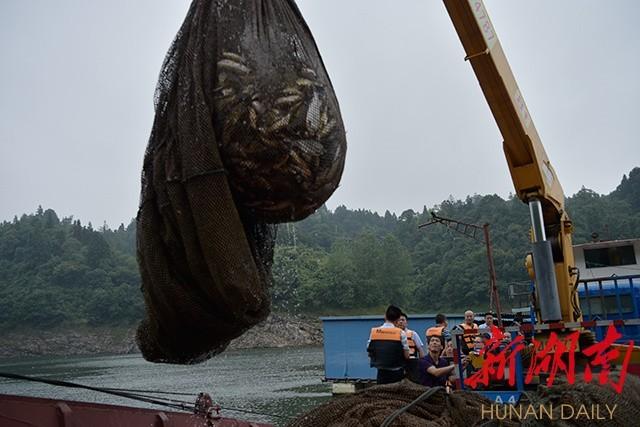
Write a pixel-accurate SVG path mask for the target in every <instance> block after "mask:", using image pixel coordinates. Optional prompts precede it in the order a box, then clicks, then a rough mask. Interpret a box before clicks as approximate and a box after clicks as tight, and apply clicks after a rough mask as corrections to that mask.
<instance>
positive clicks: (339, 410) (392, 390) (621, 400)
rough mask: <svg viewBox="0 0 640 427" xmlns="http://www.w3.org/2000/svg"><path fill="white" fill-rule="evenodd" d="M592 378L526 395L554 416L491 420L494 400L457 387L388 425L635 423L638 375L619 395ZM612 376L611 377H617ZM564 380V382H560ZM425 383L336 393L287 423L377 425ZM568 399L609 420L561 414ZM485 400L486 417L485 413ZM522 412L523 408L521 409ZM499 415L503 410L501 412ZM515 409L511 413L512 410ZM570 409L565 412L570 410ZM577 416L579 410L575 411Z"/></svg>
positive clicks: (639, 414)
mask: <svg viewBox="0 0 640 427" xmlns="http://www.w3.org/2000/svg"><path fill="white" fill-rule="evenodd" d="M595 377H596V378H594V380H593V382H592V383H585V382H584V377H583V376H577V377H576V382H575V384H567V383H566V382H563V383H558V384H556V385H553V386H552V387H545V386H539V388H538V390H537V392H535V393H532V392H529V393H527V394H526V397H527V398H528V399H529V401H528V402H527V401H522V400H521V403H522V404H523V405H525V406H526V405H528V404H529V403H530V404H532V405H533V407H534V408H538V407H539V405H545V408H547V409H549V410H551V411H552V412H553V415H552V417H551V419H549V418H548V417H547V416H546V415H545V416H544V417H540V418H539V419H536V418H534V417H531V416H529V417H523V419H522V420H520V419H518V417H517V416H512V417H509V416H506V417H502V416H501V418H504V419H498V417H497V415H496V416H494V417H493V419H492V418H491V417H490V416H488V415H487V414H488V412H489V410H490V408H491V404H492V402H491V401H489V400H488V399H486V398H484V397H482V396H481V395H480V394H479V393H476V392H471V391H454V392H452V393H451V394H449V395H447V394H446V392H445V391H444V389H440V390H437V391H435V393H433V394H432V395H431V396H427V397H426V399H425V400H424V401H421V402H419V403H416V404H415V405H413V406H411V407H410V408H409V409H407V410H406V411H404V412H402V413H401V414H399V415H398V416H397V417H396V418H395V419H393V421H391V423H389V424H388V425H389V426H394V427H399V426H403V427H414V426H415V427H442V426H460V427H472V426H483V427H489V426H507V427H508V426H527V427H534V426H541V425H543V426H558V427H560V426H563V427H567V426H576V427H578V426H621V427H622V426H631V425H637V420H640V379H638V378H637V377H635V376H632V375H627V377H626V381H625V385H624V390H623V391H622V393H620V394H618V393H617V392H616V391H615V390H614V389H613V388H612V387H611V386H608V385H602V386H601V385H598V384H597V382H598V380H597V375H596V376H595ZM616 380H617V378H613V379H612V381H616ZM557 382H560V381H557ZM426 390H429V389H428V388H426V387H423V386H420V385H417V384H415V383H412V382H410V381H407V380H404V381H402V382H400V383H395V384H387V385H380V386H374V387H371V388H368V389H365V390H363V391H361V392H358V393H356V394H354V395H351V396H345V397H338V398H334V399H333V400H331V401H330V402H329V403H326V404H324V405H321V406H318V407H316V408H314V409H312V410H311V411H309V412H307V413H306V414H303V415H300V416H299V417H298V418H297V419H295V420H294V421H293V422H291V423H290V424H289V425H288V427H318V426H323V427H356V426H365V427H366V426H369V427H378V426H381V425H382V424H383V423H385V421H388V417H389V416H390V415H391V414H393V413H394V412H396V411H398V410H400V409H402V408H404V407H406V406H407V405H409V403H411V402H412V401H414V400H415V399H417V398H418V397H420V396H421V395H422V394H423V393H425V391H426ZM562 404H567V405H571V406H572V407H573V408H575V411H576V412H577V411H578V409H579V407H580V405H586V407H587V408H588V411H589V414H592V412H591V405H592V404H593V405H598V404H599V405H600V407H601V409H600V413H601V416H603V418H605V419H600V420H597V419H586V418H585V417H581V418H578V417H575V418H570V419H569V418H568V417H566V416H565V418H566V419H562V418H563V414H561V413H560V411H561V410H562V407H561V405H562ZM605 404H608V405H609V407H610V408H612V407H613V405H616V407H615V412H614V415H613V417H612V418H610V417H609V414H608V413H607V410H606V409H605ZM482 405H484V407H485V417H484V419H483V417H482V412H481V411H482ZM523 413H524V411H523ZM500 414H504V413H503V412H500ZM511 414H513V413H511ZM568 414H569V413H568V412H567V415H568ZM574 415H575V413H574Z"/></svg>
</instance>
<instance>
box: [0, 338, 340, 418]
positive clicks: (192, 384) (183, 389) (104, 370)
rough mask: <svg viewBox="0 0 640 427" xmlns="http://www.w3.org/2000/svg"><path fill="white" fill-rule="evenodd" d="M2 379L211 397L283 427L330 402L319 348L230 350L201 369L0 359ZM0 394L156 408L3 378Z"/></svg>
mask: <svg viewBox="0 0 640 427" xmlns="http://www.w3.org/2000/svg"><path fill="white" fill-rule="evenodd" d="M0 372H10V373H14V374H20V375H27V376H34V377H41V378H47V379H55V380H62V381H69V382H75V383H80V384H83V385H89V386H94V387H110V388H126V389H139V390H159V391H166V392H180V393H192V394H193V397H189V396H177V397H176V396H173V397H174V398H176V399H180V400H185V401H189V402H191V403H193V402H194V401H195V397H196V395H197V394H198V392H206V393H209V394H210V395H211V397H212V398H213V400H214V402H215V403H218V404H219V405H220V406H221V407H222V412H221V415H222V416H225V417H232V418H239V419H243V420H247V421H259V422H268V423H273V424H274V425H278V426H280V425H285V424H286V423H287V422H288V421H289V420H290V419H291V418H292V417H294V416H296V415H298V414H300V413H303V412H305V411H307V410H309V409H311V408H312V407H314V406H316V405H318V404H320V403H323V402H326V401H328V400H329V399H330V398H331V388H330V386H329V385H328V384H325V383H323V382H322V378H323V376H324V370H323V355H322V348H321V347H297V348H284V349H249V350H230V351H227V352H225V353H222V354H221V355H218V356H216V357H214V358H212V359H211V360H208V361H206V362H203V363H201V364H198V365H189V366H183V365H167V364H154V363H149V362H147V361H145V360H144V359H143V358H142V356H140V355H139V354H136V355H121V356H84V357H78V356H73V357H21V358H19V359H0ZM0 393H6V394H18V395H24V396H35V397H48V398H57V399H67V400H79V401H88V402H99V403H109V404H117V405H127V406H140V407H148V408H158V407H156V406H153V405H150V404H147V403H144V402H139V401H135V400H128V399H126V398H121V397H118V396H112V395H108V394H103V393H99V392H93V391H88V390H82V389H72V388H65V387H56V386H51V385H47V384H41V383H33V382H25V381H16V380H6V379H2V378H0Z"/></svg>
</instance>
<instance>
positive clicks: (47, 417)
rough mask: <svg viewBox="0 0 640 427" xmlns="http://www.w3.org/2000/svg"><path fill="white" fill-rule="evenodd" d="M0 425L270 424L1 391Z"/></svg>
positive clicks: (251, 426)
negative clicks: (207, 419) (212, 418)
mask: <svg viewBox="0 0 640 427" xmlns="http://www.w3.org/2000/svg"><path fill="white" fill-rule="evenodd" d="M0 426H2V427H25V426H37V427H63V426H64V427H128V426H132V427H135V426H145V427H169V426H171V427H208V426H216V427H271V425H270V424H262V423H252V422H247V421H241V420H236V419H233V418H218V419H216V420H215V421H214V423H213V424H207V421H206V420H205V418H204V417H203V416H199V415H194V414H188V413H180V412H168V411H160V410H156V409H145V408H134V407H130V406H117V405H105V404H100V403H88V402H74V401H70V400H56V399H44V398H38V397H24V396H12V395H7V394H0Z"/></svg>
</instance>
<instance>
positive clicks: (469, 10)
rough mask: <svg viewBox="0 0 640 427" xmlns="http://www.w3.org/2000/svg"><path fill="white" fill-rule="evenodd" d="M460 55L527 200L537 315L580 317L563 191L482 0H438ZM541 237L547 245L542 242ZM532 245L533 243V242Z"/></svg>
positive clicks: (547, 318)
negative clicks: (459, 45)
mask: <svg viewBox="0 0 640 427" xmlns="http://www.w3.org/2000/svg"><path fill="white" fill-rule="evenodd" d="M444 4H445V7H446V9H447V12H448V13H449V16H450V17H451V20H452V21H453V25H454V27H455V30H456V32H457V33H458V36H459V38H460V41H461V42H462V45H463V47H464V50H465V53H466V57H465V60H468V61H469V62H470V63H471V66H472V68H473V71H474V73H475V75H476V77H477V79H478V82H479V83H480V87H481V88H482V92H483V93H484V96H485V98H486V100H487V103H488V104H489V108H490V109H491V112H492V114H493V117H494V118H495V121H496V123H497V125H498V128H499V129H500V133H501V134H502V137H503V138H504V141H503V149H504V153H505V156H506V158H507V164H508V166H509V172H510V173H511V178H512V180H513V185H514V187H515V190H516V194H517V195H518V197H519V198H520V199H521V200H522V201H523V202H525V203H527V204H529V207H530V211H531V219H532V228H533V240H534V251H533V252H534V254H533V258H534V260H533V263H534V267H535V276H536V289H537V293H538V304H539V307H538V308H539V309H540V310H541V318H542V320H543V321H548V322H551V321H560V320H562V321H565V322H573V321H579V320H580V319H581V312H580V307H579V303H578V296H577V292H576V289H575V285H576V282H577V277H574V276H575V275H576V269H575V263H574V259H573V247H572V243H571V233H572V231H573V227H572V223H571V220H570V219H569V217H568V215H567V213H566V211H565V207H564V193H563V191H562V187H561V185H560V182H559V181H558V178H557V175H556V173H555V171H554V169H553V166H551V162H550V161H549V158H548V157H547V153H546V152H545V150H544V147H543V145H542V142H541V140H540V136H539V135H538V132H537V131H536V128H535V126H534V124H533V120H532V119H531V115H530V114H529V110H528V109H527V105H526V103H525V102H524V98H523V96H522V93H521V92H520V89H519V88H518V85H517V83H516V80H515V77H514V76H513V73H512V71H511V67H510V66H509V62H508V61H507V58H506V56H505V54H504V51H503V50H502V46H501V44H500V41H499V40H498V36H497V34H496V31H495V29H494V27H493V24H492V23H491V20H490V19H489V16H488V14H487V11H486V8H485V6H484V4H483V2H482V0H444ZM543 242H544V243H545V244H546V246H547V248H542V246H544V244H542V243H543ZM536 245H537V246H536Z"/></svg>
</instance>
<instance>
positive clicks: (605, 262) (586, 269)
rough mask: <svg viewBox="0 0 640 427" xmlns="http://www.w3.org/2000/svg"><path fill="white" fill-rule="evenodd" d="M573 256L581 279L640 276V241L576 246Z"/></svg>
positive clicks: (618, 241)
mask: <svg viewBox="0 0 640 427" xmlns="http://www.w3.org/2000/svg"><path fill="white" fill-rule="evenodd" d="M573 254H574V257H575V261H576V266H577V267H578V268H579V269H580V278H581V279H585V280H588V279H589V278H601V277H611V276H630V275H637V274H640V264H639V263H638V261H640V239H626V240H606V241H600V242H589V243H583V244H581V245H574V246H573Z"/></svg>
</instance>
